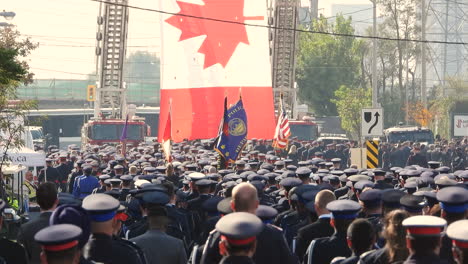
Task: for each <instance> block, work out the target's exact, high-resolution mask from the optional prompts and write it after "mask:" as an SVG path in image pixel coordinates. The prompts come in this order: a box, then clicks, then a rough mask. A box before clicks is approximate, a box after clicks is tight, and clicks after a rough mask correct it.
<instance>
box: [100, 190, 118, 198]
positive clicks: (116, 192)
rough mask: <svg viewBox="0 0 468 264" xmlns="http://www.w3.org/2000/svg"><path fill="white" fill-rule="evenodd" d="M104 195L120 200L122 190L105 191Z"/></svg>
mask: <svg viewBox="0 0 468 264" xmlns="http://www.w3.org/2000/svg"><path fill="white" fill-rule="evenodd" d="M104 194H107V195H110V196H112V197H114V198H115V199H119V197H120V190H116V189H112V190H109V191H105V192H104Z"/></svg>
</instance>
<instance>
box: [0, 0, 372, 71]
mask: <svg viewBox="0 0 468 264" xmlns="http://www.w3.org/2000/svg"><path fill="white" fill-rule="evenodd" d="M159 1H161V0H129V5H133V6H138V7H145V8H150V9H159ZM302 2H303V4H304V5H306V4H307V3H308V2H309V1H308V0H302ZM352 3H353V4H360V3H365V4H367V3H370V1H369V0H353V1H352ZM332 4H350V0H319V8H323V10H322V9H321V10H320V11H319V13H323V14H324V15H325V16H330V15H331V14H330V12H331V11H330V8H331V5H332ZM307 5H308V4H307ZM98 8H99V3H96V2H93V1H91V0H6V1H1V4H0V10H5V11H14V12H15V13H16V17H15V18H14V19H13V20H11V21H6V22H9V23H12V24H14V25H15V26H16V27H17V29H18V30H19V31H20V32H21V33H22V34H23V35H25V36H29V37H31V38H32V39H33V40H34V41H36V42H39V43H40V47H39V48H37V49H36V50H35V51H33V53H32V55H31V56H30V57H29V60H30V66H31V68H32V70H33V72H34V73H35V74H36V78H57V79H83V78H85V77H86V76H85V75H86V74H88V73H90V72H92V71H93V70H95V68H96V66H95V56H94V52H95V51H94V50H95V44H96V43H95V35H96V17H97V15H98ZM158 20H159V15H158V13H155V12H149V11H141V10H135V9H130V14H129V33H128V44H127V45H128V48H127V55H128V54H129V53H131V52H132V51H133V52H134V51H137V50H145V51H149V52H152V53H155V54H157V55H159V42H160V38H159V32H160V28H159V23H158ZM3 21H5V19H4V18H3V17H0V22H3Z"/></svg>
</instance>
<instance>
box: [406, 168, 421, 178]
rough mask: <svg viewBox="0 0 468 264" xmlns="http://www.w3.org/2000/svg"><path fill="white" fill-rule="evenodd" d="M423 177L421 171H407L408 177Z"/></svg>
mask: <svg viewBox="0 0 468 264" xmlns="http://www.w3.org/2000/svg"><path fill="white" fill-rule="evenodd" d="M419 175H421V171H419V170H407V171H406V176H408V177H419Z"/></svg>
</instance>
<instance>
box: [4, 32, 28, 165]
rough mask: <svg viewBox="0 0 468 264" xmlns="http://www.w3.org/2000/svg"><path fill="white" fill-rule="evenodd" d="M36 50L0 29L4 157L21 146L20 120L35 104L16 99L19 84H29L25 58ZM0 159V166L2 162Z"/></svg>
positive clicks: (12, 33) (15, 33)
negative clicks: (10, 150) (9, 151)
mask: <svg viewBox="0 0 468 264" xmlns="http://www.w3.org/2000/svg"><path fill="white" fill-rule="evenodd" d="M36 47H37V44H34V43H32V42H31V41H30V40H29V39H28V38H26V39H20V33H19V32H18V31H16V30H13V29H11V28H9V27H4V28H0V147H1V149H2V150H3V151H4V155H6V153H7V151H8V150H9V149H12V148H21V147H23V146H24V140H23V135H24V123H25V122H24V120H25V116H26V113H27V112H28V111H29V110H31V109H33V108H35V107H37V103H36V102H35V101H24V100H18V93H17V88H18V86H19V85H20V84H28V83H31V82H32V78H33V74H32V73H31V72H29V66H28V63H27V62H26V61H25V58H26V57H27V56H28V55H29V54H30V52H31V51H32V50H33V49H35V48H36ZM4 161H5V160H4V159H3V157H2V159H1V161H0V170H1V166H2V165H3V163H4Z"/></svg>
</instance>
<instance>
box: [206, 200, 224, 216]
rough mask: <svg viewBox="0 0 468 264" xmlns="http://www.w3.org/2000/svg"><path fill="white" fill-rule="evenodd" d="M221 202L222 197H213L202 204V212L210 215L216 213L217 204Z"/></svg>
mask: <svg viewBox="0 0 468 264" xmlns="http://www.w3.org/2000/svg"><path fill="white" fill-rule="evenodd" d="M221 200H223V197H221V196H213V197H211V198H209V199H208V200H206V201H204V202H203V204H202V208H203V210H205V211H206V212H208V213H211V214H215V213H218V203H219V202H221Z"/></svg>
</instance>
